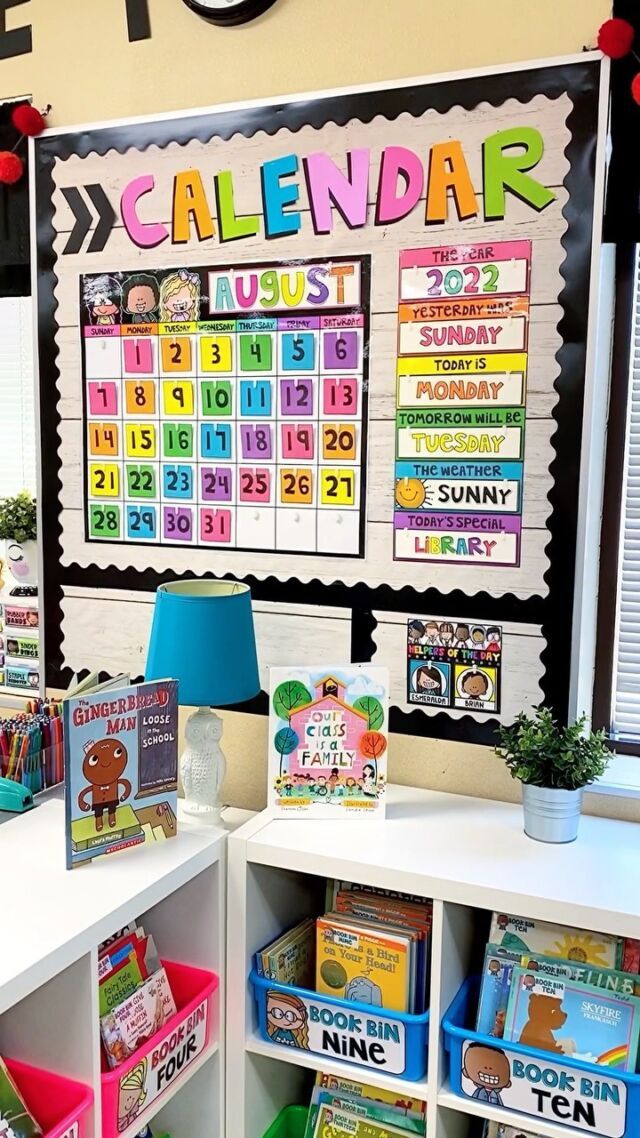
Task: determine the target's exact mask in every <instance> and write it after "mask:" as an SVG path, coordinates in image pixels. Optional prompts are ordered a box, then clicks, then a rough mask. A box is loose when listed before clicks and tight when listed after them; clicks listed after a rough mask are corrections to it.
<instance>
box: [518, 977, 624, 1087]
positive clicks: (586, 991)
mask: <svg viewBox="0 0 640 1138" xmlns="http://www.w3.org/2000/svg"><path fill="white" fill-rule="evenodd" d="M639 1037H640V999H639V998H638V997H637V996H631V995H622V994H620V993H618V992H611V991H608V990H605V989H603V988H598V987H595V986H593V985H591V984H584V983H582V982H581V981H579V980H569V979H567V978H565V977H562V978H555V977H550V976H541V975H539V974H534V973H533V972H532V971H528V970H527V969H526V968H524V967H515V968H514V969H513V975H512V981H511V991H510V993H509V1003H508V1007H507V1018H506V1023H505V1030H504V1037H503V1041H504V1042H505V1043H506V1042H507V1041H508V1040H511V1041H512V1042H517V1043H521V1044H522V1045H523V1046H524V1047H531V1048H534V1049H535V1050H537V1051H545V1052H552V1053H554V1054H555V1055H562V1054H564V1055H571V1056H572V1057H573V1058H575V1059H583V1060H585V1062H588V1063H602V1064H604V1065H606V1066H607V1067H616V1068H618V1069H619V1070H622V1071H634V1070H635V1067H636V1059H637V1054H638V1040H639Z"/></svg>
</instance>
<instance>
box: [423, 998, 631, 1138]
mask: <svg viewBox="0 0 640 1138" xmlns="http://www.w3.org/2000/svg"><path fill="white" fill-rule="evenodd" d="M479 987H480V980H479V978H478V977H474V978H473V979H470V980H466V981H465V983H464V984H463V985H462V987H461V989H460V991H459V992H458V994H457V996H456V997H455V999H454V1000H453V1002H452V1004H451V1006H450V1007H449V1008H448V1010H447V1012H446V1013H445V1016H444V1019H443V1021H442V1031H443V1034H444V1044H445V1050H446V1052H447V1054H448V1057H449V1078H450V1083H451V1090H452V1091H453V1093H454V1094H456V1095H459V1096H460V1098H464V1099H474V1100H475V1101H476V1102H477V1103H478V1107H479V1113H481V1107H482V1104H483V1103H484V1104H488V1105H490V1106H491V1107H492V1108H493V1109H496V1108H498V1110H499V1109H500V1108H501V1107H502V1108H504V1109H505V1111H510V1112H511V1111H518V1112H519V1113H520V1114H522V1115H526V1116H527V1118H528V1119H530V1120H531V1121H530V1123H527V1124H526V1126H527V1130H531V1131H533V1133H535V1132H536V1126H535V1122H536V1121H540V1119H543V1120H544V1121H545V1122H552V1123H554V1124H555V1125H556V1126H557V1125H560V1126H562V1125H565V1126H567V1127H568V1128H570V1129H571V1132H572V1133H575V1131H576V1130H583V1131H584V1132H585V1133H588V1134H597V1135H602V1136H603V1138H636V1136H637V1135H638V1134H640V1075H635V1074H631V1073H627V1072H625V1071H621V1070H619V1069H617V1068H615V1067H605V1066H603V1065H602V1064H597V1065H596V1064H594V1063H584V1062H582V1061H581V1060H578V1059H572V1058H571V1057H570V1056H568V1055H567V1056H565V1055H556V1054H555V1053H551V1052H549V1051H539V1050H537V1049H536V1048H533V1047H524V1046H523V1045H522V1044H521V1043H510V1042H506V1041H505V1040H502V1039H496V1038H495V1037H494V1036H491V1035H481V1034H480V1033H479V1032H477V1031H472V1030H471V1029H470V1028H469V1027H468V1026H467V1025H468V1024H470V1023H473V1022H474V1016H475V1010H476V1007H477V998H478V991H479ZM524 1125H525V1123H524V1121H523V1126H524Z"/></svg>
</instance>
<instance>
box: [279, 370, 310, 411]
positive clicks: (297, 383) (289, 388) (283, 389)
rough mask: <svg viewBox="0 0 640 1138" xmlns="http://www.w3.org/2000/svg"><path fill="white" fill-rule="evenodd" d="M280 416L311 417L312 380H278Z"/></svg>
mask: <svg viewBox="0 0 640 1138" xmlns="http://www.w3.org/2000/svg"><path fill="white" fill-rule="evenodd" d="M280 414H281V415H295V416H296V417H297V418H300V417H303V418H304V416H305V415H313V380H312V379H281V380H280Z"/></svg>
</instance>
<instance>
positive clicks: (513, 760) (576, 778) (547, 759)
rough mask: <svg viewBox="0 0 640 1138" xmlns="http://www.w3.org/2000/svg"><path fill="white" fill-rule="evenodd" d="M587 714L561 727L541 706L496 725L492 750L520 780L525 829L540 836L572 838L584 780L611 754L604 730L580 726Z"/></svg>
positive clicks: (597, 772)
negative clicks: (497, 740) (497, 741)
mask: <svg viewBox="0 0 640 1138" xmlns="http://www.w3.org/2000/svg"><path fill="white" fill-rule="evenodd" d="M586 722H587V717H586V715H583V716H581V717H580V719H578V720H576V722H575V723H571V724H567V725H566V726H564V727H561V726H560V725H559V724H558V723H556V721H555V719H554V718H553V715H552V714H551V712H550V711H549V709H548V708H546V707H537V708H535V714H534V715H525V714H524V712H521V713H520V715H518V716H517V718H516V721H515V723H513V724H512V725H511V726H510V727H505V726H501V727H500V728H499V731H498V734H499V738H500V745H499V746H498V747H496V753H497V754H498V755H499V756H500V758H502V759H504V761H505V763H506V764H507V767H508V769H509V771H510V772H511V776H512V778H517V779H519V781H520V782H521V783H522V804H523V807H524V832H525V834H527V835H528V836H529V837H530V838H535V839H536V841H539V842H573V841H575V839H576V838H577V836H578V824H579V822H580V811H581V808H582V795H583V791H584V788H585V786H588V785H589V783H591V782H593V781H594V780H595V779H596V778H599V777H600V775H601V774H604V771H605V770H606V768H607V765H608V763H609V760H610V758H611V752H610V751H609V749H608V747H607V744H606V739H605V733H604V731H588V732H585V724H586Z"/></svg>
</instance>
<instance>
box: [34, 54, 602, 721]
mask: <svg viewBox="0 0 640 1138" xmlns="http://www.w3.org/2000/svg"><path fill="white" fill-rule="evenodd" d="M515 75H516V76H517V89H515V90H514V87H515V86H516V84H515V83H514V75H513V74H511V73H508V72H503V73H501V74H498V75H485V76H480V75H479V76H475V77H474V76H472V77H469V78H465V79H456V80H451V81H446V80H445V81H442V82H437V83H426V84H416V85H414V86H405V87H397V88H394V89H391V90H378V91H375V90H374V91H365V92H357V93H351V94H345V95H329V96H326V97H318V98H314V99H309V100H304V99H303V100H300V101H297V102H291V103H284V104H273V105H269V106H256V107H249V106H247V107H239V108H238V109H234V110H224V111H219V112H216V111H213V112H212V113H210V114H203V115H195V116H189V117H185V118H183V119H164V120H161V121H159V122H144V123H134V124H130V125H126V126H113V127H105V128H102V129H96V130H83V131H77V132H74V133H67V134H58V135H51V136H45V137H44V138H41V139H38V140H36V162H35V163H34V166H35V183H36V201H37V203H38V205H37V209H38V212H37V219H36V235H37V249H36V251H35V255H36V257H37V276H38V298H37V301H38V310H37V311H38V317H37V318H38V339H39V373H40V430H41V449H42V471H43V477H42V492H41V499H42V506H41V508H42V515H41V516H42V518H43V526H42V529H43V532H42V543H43V549H44V572H43V581H42V585H41V587H42V592H43V595H44V630H45V651H46V682H47V684H49V685H51V686H65V685H66V684H67V683H68V682H69V680H70V679H71V669H69V668H65V667H63V656H62V629H61V618H62V609H61V602H62V596H63V587H64V586H65V585H76V586H82V585H84V586H86V587H101V588H111V589H114V588H115V589H117V588H127V589H133V590H144V591H149V590H152V591H153V590H155V589H156V588H157V586H158V585H159V584H161V583H162V582H163V581H166V580H168V579H170V578H173V577H175V576H176V574H175V573H170V572H169V573H157V572H155V571H154V570H152V569H148V570H146V571H145V572H143V573H134V571H131V570H129V572H128V577H127V579H126V581H123V580H122V574H123V571H122V570H118V569H115V568H114V567H110V568H108V569H98V568H97V567H95V566H89V567H86V568H84V567H81V566H79V565H71V566H62V565H61V564H60V557H61V552H62V549H61V545H60V536H61V526H60V521H59V510H60V505H59V494H60V490H61V485H62V484H61V481H60V467H61V463H60V459H59V455H58V434H57V429H58V423H59V421H60V419H59V415H58V411H57V389H56V381H57V376H58V371H57V365H56V355H57V350H56V345H55V309H56V301H55V297H54V287H55V283H56V276H55V254H54V252H53V237H54V231H53V224H52V222H53V190H54V185H53V166H54V163H55V161H56V160H64V159H66V158H68V157H70V156H71V155H74V154H75V155H79V156H80V157H85V156H86V155H87V154H89V153H90V152H95V153H97V154H102V155H103V154H105V153H106V152H107V151H108V150H110V149H114V150H116V151H117V152H118V153H123V152H124V151H125V150H127V149H128V148H129V147H136V148H137V149H139V150H144V149H146V148H147V147H149V146H153V145H156V146H159V147H161V148H162V147H165V146H166V145H167V144H168V143H170V142H178V143H180V144H186V143H188V142H190V141H191V140H192V139H197V140H200V141H202V142H207V141H208V140H210V139H211V138H212V137H219V138H222V139H228V138H230V137H231V136H232V135H234V134H239V133H240V134H244V135H245V136H246V137H248V138H249V137H251V136H252V135H253V134H255V133H256V132H257V131H264V132H265V133H267V134H275V133H276V132H277V131H279V130H281V129H282V128H286V129H288V130H290V131H294V132H295V131H297V130H299V129H300V128H301V127H303V126H307V125H310V126H312V127H315V128H320V127H322V126H324V125H325V124H326V123H327V122H330V121H332V122H335V123H337V124H338V125H341V126H342V125H344V124H345V123H346V122H348V121H349V120H350V119H352V118H358V119H360V120H361V121H362V122H370V121H371V120H372V119H373V118H375V117H376V116H377V115H381V116H384V117H385V118H387V119H389V120H393V119H394V118H396V117H397V116H398V115H400V114H402V113H405V112H408V113H409V114H413V115H416V116H418V115H421V114H423V113H424V111H426V110H428V109H429V108H431V109H434V110H436V111H439V112H441V113H445V112H446V111H448V110H450V109H451V108H452V107H453V106H457V105H459V106H462V107H464V108H465V109H466V110H472V109H473V108H474V107H476V106H477V105H478V103H480V102H489V103H490V104H491V105H493V106H497V105H499V104H500V103H502V102H504V101H505V100H506V99H509V98H514V97H515V98H517V99H519V100H520V101H521V102H525V101H528V100H529V99H531V98H533V97H534V96H535V95H538V94H543V95H546V96H547V97H549V98H558V97H559V96H560V95H562V94H565V93H566V94H567V95H568V96H569V98H570V99H571V101H572V104H573V106H572V110H571V112H570V114H569V117H568V119H567V125H568V128H569V131H570V135H571V141H570V143H569V145H568V147H567V149H566V155H567V158H568V160H569V164H570V168H569V173H568V175H567V177H566V178H565V186H566V187H567V190H568V192H569V201H568V204H567V206H566V207H565V211H564V213H565V217H566V219H567V223H568V228H567V231H566V234H565V237H564V238H563V242H562V243H563V246H564V249H565V253H566V258H565V261H564V264H563V265H562V268H561V272H562V275H563V277H564V279H565V287H564V288H563V290H562V292H561V294H560V297H559V302H560V305H561V307H562V309H563V316H562V318H561V320H560V322H559V326H558V328H559V332H560V334H561V336H562V347H561V348H560V350H559V352H558V353H557V360H558V363H559V365H560V374H559V377H558V379H557V381H556V389H557V391H558V394H559V399H558V403H557V405H556V407H555V409H554V412H553V416H554V418H555V420H556V423H557V430H556V431H555V433H554V436H553V439H552V443H553V446H554V449H555V451H556V458H555V459H554V460H553V462H552V463H551V466H550V470H551V472H552V474H553V476H554V484H553V489H552V490H551V492H550V494H549V501H550V506H551V514H550V518H549V522H548V529H549V533H550V540H549V542H548V544H547V552H548V556H549V561H550V567H549V569H548V571H547V573H546V574H545V580H546V582H547V585H548V588H549V593H548V595H547V596H546V597H539V596H532V597H529V598H528V599H527V600H519V599H518V598H516V597H515V596H513V594H504V595H502V596H500V597H492V596H490V595H489V594H487V593H476V594H474V595H473V596H471V597H469V596H467V595H466V594H464V593H462V592H461V590H459V589H456V590H454V591H453V592H451V593H447V594H442V593H440V592H439V591H438V590H436V589H431V588H430V589H425V590H423V591H420V590H417V589H411V588H403V589H400V590H394V589H391V588H390V587H389V586H386V585H385V586H380V587H378V588H371V587H369V586H367V585H365V584H362V583H360V584H357V585H354V586H346V585H343V584H340V583H339V582H335V583H333V584H328V585H327V584H323V583H321V582H320V581H318V580H315V579H314V580H312V581H309V582H306V583H302V582H300V581H298V580H296V579H292V580H287V581H278V580H276V579H275V578H273V577H268V578H265V579H263V580H258V579H257V578H254V577H251V576H247V577H245V580H246V581H247V582H248V583H249V584H250V585H251V588H252V592H253V595H254V597H255V598H256V599H259V600H265V601H281V602H282V601H286V602H288V603H292V604H293V603H297V604H313V605H331V606H339V607H344V608H346V609H349V610H350V611H351V614H352V658H353V660H354V661H366V660H370V659H371V657H372V654H373V652H374V650H375V644H374V641H373V636H372V634H373V631H374V629H375V624H376V622H375V618H374V617H373V615H372V612H373V610H374V609H377V610H382V611H385V610H386V611H392V612H411V611H416V612H428V613H430V614H432V615H434V616H439V615H443V616H444V615H446V614H449V613H452V612H454V613H456V615H457V616H459V617H460V618H461V619H464V617H465V616H469V617H471V616H472V615H476V616H477V614H478V612H482V613H483V618H485V619H487V620H493V621H498V620H502V621H504V622H507V621H513V622H516V623H532V624H540V625H542V631H543V635H544V637H545V641H546V647H545V649H544V651H543V652H542V654H541V660H542V663H543V665H544V668H545V671H544V675H543V677H542V680H541V685H542V689H543V691H544V697H545V703H547V704H548V705H550V706H551V707H552V708H553V709H554V711H555V713H556V714H557V715H558V716H559V717H560V718H561V719H564V718H566V715H567V707H568V697H569V669H570V657H571V620H572V610H573V592H574V555H575V545H576V533H577V502H578V488H579V474H580V445H581V434H582V416H583V405H582V399H583V387H584V372H585V363H586V337H587V313H588V302H589V270H590V260H591V233H592V222H593V184H594V168H595V150H596V127H597V122H598V102H599V84H600V61H599V60H593V59H591V60H587V59H585V60H584V61H579V62H573V63H566V64H555V65H550V66H548V67H536V68H532V69H530V70H518V71H517V72H516V73H515ZM211 575H212V576H213V574H211ZM232 575H233V574H232V572H229V574H227V576H232ZM184 576H188V574H184ZM99 634H100V630H99V629H96V636H99ZM266 704H267V701H266V696H265V695H264V693H263V694H262V695H261V696H259V697H258V699H257V700H254V701H252V703H251V704H250V705H246V706H245V707H244V708H243V710H248V711H255V712H259V713H264V712H265V711H266ZM496 727H497V721H496V720H494V719H487V720H486V721H485V722H483V723H478V722H476V721H475V720H474V719H472V718H471V717H469V716H465V717H464V718H462V719H452V718H450V717H449V716H448V715H447V714H446V713H444V712H440V713H438V714H437V715H433V716H428V715H424V714H423V713H422V712H420V711H413V712H410V713H406V712H402V711H400V710H399V709H398V708H392V709H391V716H390V729H391V730H392V731H396V732H400V733H403V734H416V735H423V736H432V737H438V738H442V739H454V740H460V741H464V742H474V743H493V742H494V741H495V732H496Z"/></svg>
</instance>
